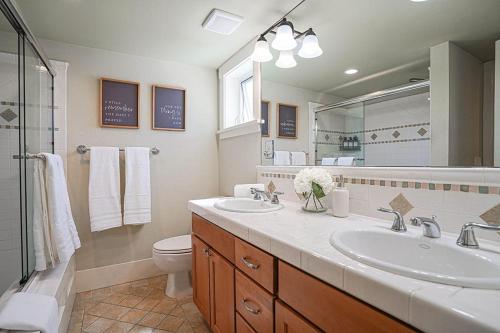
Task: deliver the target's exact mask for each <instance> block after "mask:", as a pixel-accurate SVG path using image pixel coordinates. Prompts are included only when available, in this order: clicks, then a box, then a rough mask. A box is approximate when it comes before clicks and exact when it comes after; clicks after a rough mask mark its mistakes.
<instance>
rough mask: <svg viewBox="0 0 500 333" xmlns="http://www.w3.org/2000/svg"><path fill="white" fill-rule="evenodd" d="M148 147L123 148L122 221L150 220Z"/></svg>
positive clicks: (147, 221) (139, 222)
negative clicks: (123, 186)
mask: <svg viewBox="0 0 500 333" xmlns="http://www.w3.org/2000/svg"><path fill="white" fill-rule="evenodd" d="M149 151H150V149H149V148H142V147H127V148H125V197H124V200H123V206H124V207H123V223H124V224H145V223H150V222H151V180H150V170H149Z"/></svg>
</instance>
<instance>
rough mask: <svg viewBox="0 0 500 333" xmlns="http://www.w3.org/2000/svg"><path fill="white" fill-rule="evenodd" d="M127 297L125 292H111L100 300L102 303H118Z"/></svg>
mask: <svg viewBox="0 0 500 333" xmlns="http://www.w3.org/2000/svg"><path fill="white" fill-rule="evenodd" d="M125 297H127V295H125V294H120V293H113V294H111V295H109V296H108V297H106V298H105V299H103V300H102V302H103V303H109V304H115V305H118V304H120V302H121V301H122V300H123V299H124V298H125Z"/></svg>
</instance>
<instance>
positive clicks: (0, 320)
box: [0, 292, 59, 333]
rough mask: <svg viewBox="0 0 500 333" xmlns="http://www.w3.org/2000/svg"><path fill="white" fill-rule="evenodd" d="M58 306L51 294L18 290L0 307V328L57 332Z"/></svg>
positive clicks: (43, 332)
mask: <svg viewBox="0 0 500 333" xmlns="http://www.w3.org/2000/svg"><path fill="white" fill-rule="evenodd" d="M58 323H59V308H58V306H57V301H56V299H55V298H54V297H52V296H47V295H40V294H32V293H25V292H18V293H15V294H13V295H12V296H11V297H9V299H8V300H7V301H6V302H5V304H4V305H3V307H2V308H1V309H0V329H5V330H15V331H40V332H42V333H58V326H59V325H58Z"/></svg>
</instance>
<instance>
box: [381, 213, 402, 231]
mask: <svg viewBox="0 0 500 333" xmlns="http://www.w3.org/2000/svg"><path fill="white" fill-rule="evenodd" d="M377 210H378V211H379V212H383V213H390V214H394V215H395V216H394V223H393V224H392V227H391V230H392V231H395V232H405V231H406V225H405V220H404V218H403V215H401V213H400V212H398V211H397V210H392V209H388V208H384V207H379V208H378V209H377Z"/></svg>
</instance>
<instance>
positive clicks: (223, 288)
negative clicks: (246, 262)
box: [210, 250, 235, 333]
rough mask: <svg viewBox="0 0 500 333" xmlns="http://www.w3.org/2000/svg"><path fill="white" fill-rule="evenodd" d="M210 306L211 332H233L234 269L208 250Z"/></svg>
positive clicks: (227, 262)
mask: <svg viewBox="0 0 500 333" xmlns="http://www.w3.org/2000/svg"><path fill="white" fill-rule="evenodd" d="M210 305H211V307H210V315H211V320H210V323H211V325H210V327H211V329H212V331H213V332H214V333H232V332H234V331H235V325H234V317H235V308H234V267H233V265H232V264H231V263H230V262H229V261H227V260H226V259H224V258H223V257H222V256H220V255H219V254H217V253H216V252H214V251H213V250H210Z"/></svg>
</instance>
